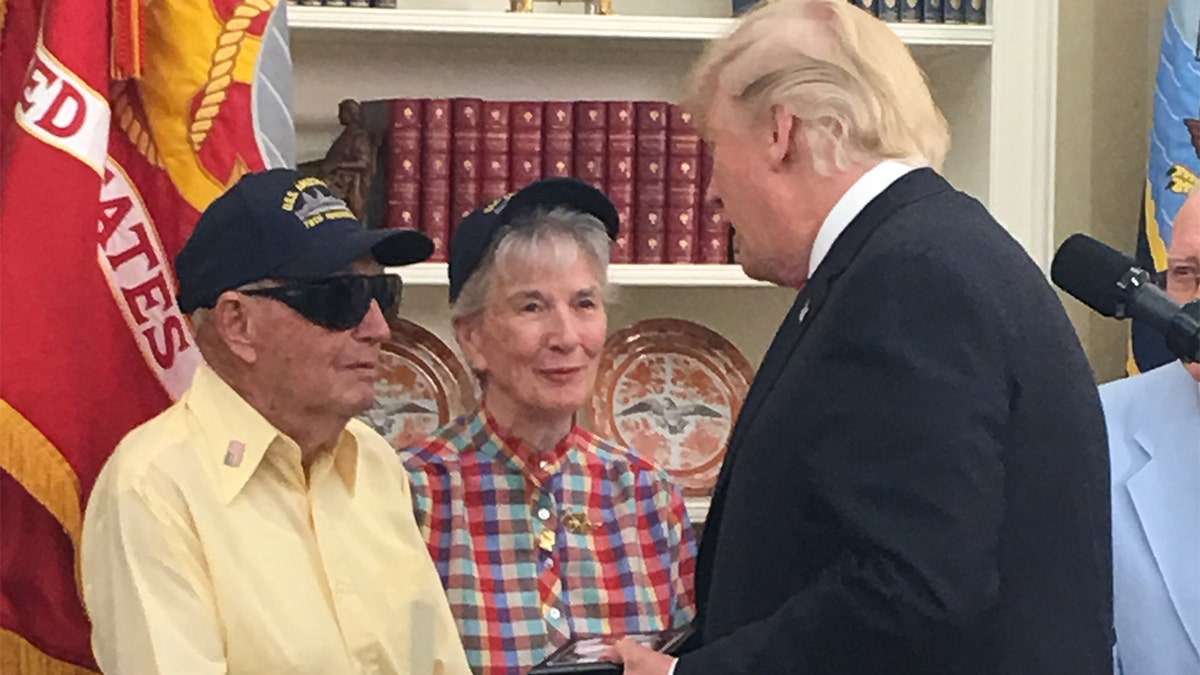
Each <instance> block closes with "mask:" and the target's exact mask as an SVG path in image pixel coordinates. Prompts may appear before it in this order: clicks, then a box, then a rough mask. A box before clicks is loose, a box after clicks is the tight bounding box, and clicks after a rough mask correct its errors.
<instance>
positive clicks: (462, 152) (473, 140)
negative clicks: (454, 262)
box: [450, 98, 483, 238]
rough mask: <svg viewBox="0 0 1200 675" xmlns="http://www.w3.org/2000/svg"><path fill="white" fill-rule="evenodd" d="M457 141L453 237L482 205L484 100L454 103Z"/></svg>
mask: <svg viewBox="0 0 1200 675" xmlns="http://www.w3.org/2000/svg"><path fill="white" fill-rule="evenodd" d="M452 105H453V111H454V127H453V128H454V134H453V138H454V141H453V143H452V144H451V147H452V148H453V150H452V153H451V154H452V156H451V160H452V161H453V165H452V168H451V169H450V237H451V238H453V237H454V228H456V227H458V222H459V221H460V220H462V219H463V218H465V217H467V215H468V214H470V213H471V212H472V211H474V210H475V209H476V208H478V207H479V206H480V204H482V203H483V197H482V196H481V194H482V193H481V187H482V186H481V183H480V181H481V180H482V177H483V175H482V171H481V170H480V163H481V161H482V158H483V101H481V100H479V99H477V98H456V99H454V100H453V104H452Z"/></svg>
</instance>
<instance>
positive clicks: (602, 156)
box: [573, 101, 608, 190]
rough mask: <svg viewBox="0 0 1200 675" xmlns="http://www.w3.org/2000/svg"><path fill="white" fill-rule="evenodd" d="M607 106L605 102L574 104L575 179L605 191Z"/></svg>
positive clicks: (577, 102)
mask: <svg viewBox="0 0 1200 675" xmlns="http://www.w3.org/2000/svg"><path fill="white" fill-rule="evenodd" d="M607 120H608V107H607V106H606V105H605V103H604V101H576V102H575V149H574V150H575V151H574V157H573V159H574V162H573V163H574V165H575V177H576V178H579V179H580V180H584V181H587V182H588V183H591V184H592V185H595V186H596V187H598V188H600V189H601V190H605V189H606V188H607V187H608V186H607V185H606V182H605V173H606V172H605V168H606V167H605V161H606V160H607V157H608V152H607V150H608V148H607V145H608V122H607Z"/></svg>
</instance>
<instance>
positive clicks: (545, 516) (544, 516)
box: [537, 508, 550, 520]
mask: <svg viewBox="0 0 1200 675" xmlns="http://www.w3.org/2000/svg"><path fill="white" fill-rule="evenodd" d="M537 516H538V518H539V519H541V520H550V510H549V509H545V508H541V509H538V514H537Z"/></svg>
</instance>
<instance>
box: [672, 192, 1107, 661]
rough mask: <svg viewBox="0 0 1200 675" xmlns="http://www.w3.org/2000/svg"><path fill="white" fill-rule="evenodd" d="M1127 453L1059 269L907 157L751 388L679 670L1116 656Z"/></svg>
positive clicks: (816, 282)
mask: <svg viewBox="0 0 1200 675" xmlns="http://www.w3.org/2000/svg"><path fill="white" fill-rule="evenodd" d="M804 308H807V309H804ZM1107 455H1108V453H1107V446H1106V440H1105V432H1104V419H1103V416H1102V413H1101V409H1100V402H1099V398H1098V396H1097V393H1096V387H1095V386H1094V384H1093V380H1092V375H1091V371H1090V370H1089V368H1088V364H1087V361H1086V360H1085V358H1084V355H1083V352H1082V350H1081V349H1080V346H1079V342H1078V340H1077V339H1076V337H1075V333H1074V330H1073V329H1072V327H1071V324H1070V323H1069V322H1068V320H1067V317H1066V315H1065V313H1064V311H1063V308H1062V305H1061V304H1060V303H1059V300H1058V298H1057V296H1056V295H1055V294H1054V292H1053V291H1052V290H1051V289H1050V287H1049V285H1048V284H1047V283H1046V280H1045V277H1044V276H1043V274H1042V272H1041V271H1040V270H1039V269H1038V267H1037V266H1036V265H1035V264H1034V263H1033V262H1032V261H1031V260H1030V258H1029V257H1028V256H1027V255H1026V254H1025V252H1024V250H1023V249H1022V248H1021V247H1020V245H1018V244H1017V242H1016V241H1014V240H1013V239H1012V238H1011V237H1010V236H1009V235H1008V234H1007V233H1006V232H1005V231H1004V230H1003V229H1002V227H1001V226H1000V225H999V224H998V223H996V221H995V220H994V219H993V218H992V217H991V216H990V215H989V214H988V213H987V211H986V210H985V209H984V208H983V207H982V206H981V205H980V204H979V203H978V202H976V201H975V200H973V199H971V198H970V197H968V196H966V195H964V194H962V193H960V192H957V191H955V190H954V189H953V188H952V187H951V186H950V185H949V184H947V183H946V182H945V181H944V180H943V179H942V178H941V177H940V176H938V175H937V174H936V173H935V172H934V171H932V170H930V169H919V170H917V171H914V172H912V173H909V174H908V175H906V176H905V177H903V178H901V179H900V180H899V181H897V182H896V183H894V184H893V185H892V186H891V187H890V188H888V189H887V190H886V191H885V192H884V193H883V194H881V195H880V196H879V197H878V198H876V199H875V200H873V201H872V202H871V203H870V204H869V205H868V206H867V207H866V208H865V209H864V211H863V212H862V213H860V214H859V215H858V217H857V218H856V219H855V220H854V221H853V222H852V223H851V224H850V226H849V227H848V228H847V229H846V230H845V232H844V233H843V234H842V235H841V236H840V237H839V238H838V239H837V241H836V242H835V243H834V245H833V248H832V250H831V251H830V252H829V255H828V256H827V257H826V259H825V260H823V261H822V262H821V264H820V266H819V267H818V269H817V270H816V272H815V273H814V274H813V277H812V279H810V281H809V283H808V285H807V286H806V287H805V289H804V290H803V291H802V292H801V293H800V295H799V296H798V297H797V301H796V304H795V305H794V306H793V307H792V310H791V311H790V312H789V314H788V316H787V317H786V318H785V319H784V323H783V325H782V326H781V327H780V329H779V332H778V333H777V334H776V336H775V340H774V342H773V343H772V344H771V347H770V349H769V350H768V352H767V355H766V357H765V359H764V361H763V364H762V367H761V368H760V370H759V372H758V375H757V377H756V378H755V380H754V384H753V385H752V386H751V389H750V392H749V394H748V396H747V399H746V402H745V405H744V406H743V408H742V412H741V415H740V417H739V419H738V420H737V424H736V426H735V429H734V432H733V436H732V439H731V441H730V446H729V451H728V454H727V456H726V458H725V463H724V466H723V467H722V469H721V475H720V478H719V479H718V482H717V487H716V493H715V495H714V498H713V504H712V508H711V510H710V511H709V520H708V522H707V523H706V525H705V531H704V536H703V540H702V542H701V547H700V557H699V561H698V569H697V573H696V590H697V594H698V600H699V616H698V617H697V620H696V622H697V626H698V630H699V633H698V634H697V635H696V636H695V639H694V640H693V641H692V642H691V643H690V644H691V646H692V651H690V653H687V654H685V655H684V656H683V657H682V658H681V659H680V662H679V664H678V666H677V668H676V675H698V674H705V675H709V674H711V675H725V674H730V675H737V674H742V673H745V674H747V675H783V674H786V673H804V674H806V675H807V674H815V673H829V674H831V675H834V674H836V675H855V674H859V673H861V674H863V675H866V674H870V675H883V674H888V675H893V674H897V673H913V674H914V675H915V674H918V673H919V674H921V675H929V674H936V673H961V674H963V675H986V674H990V673H995V674H1001V673H1003V674H1006V675H1007V674H1012V675H1042V674H1044V675H1090V674H1092V673H1102V672H1104V673H1111V672H1112V656H1111V655H1112V642H1113V640H1112V590H1111V589H1112V576H1111V573H1112V564H1111V552H1110V539H1109V491H1108V485H1109V480H1108V458H1107ZM697 647H698V648H697Z"/></svg>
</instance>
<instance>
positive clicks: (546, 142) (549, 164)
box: [542, 101, 575, 178]
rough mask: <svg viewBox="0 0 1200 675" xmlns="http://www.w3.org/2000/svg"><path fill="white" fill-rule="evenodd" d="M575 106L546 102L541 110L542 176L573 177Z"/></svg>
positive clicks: (560, 102) (572, 104)
mask: <svg viewBox="0 0 1200 675" xmlns="http://www.w3.org/2000/svg"><path fill="white" fill-rule="evenodd" d="M574 155H575V104H574V103H573V102H571V101H546V104H545V107H544V108H543V109H542V175H543V176H545V177H546V178H567V177H569V176H573V175H575V170H574V167H573V166H572V158H573V157H574Z"/></svg>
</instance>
